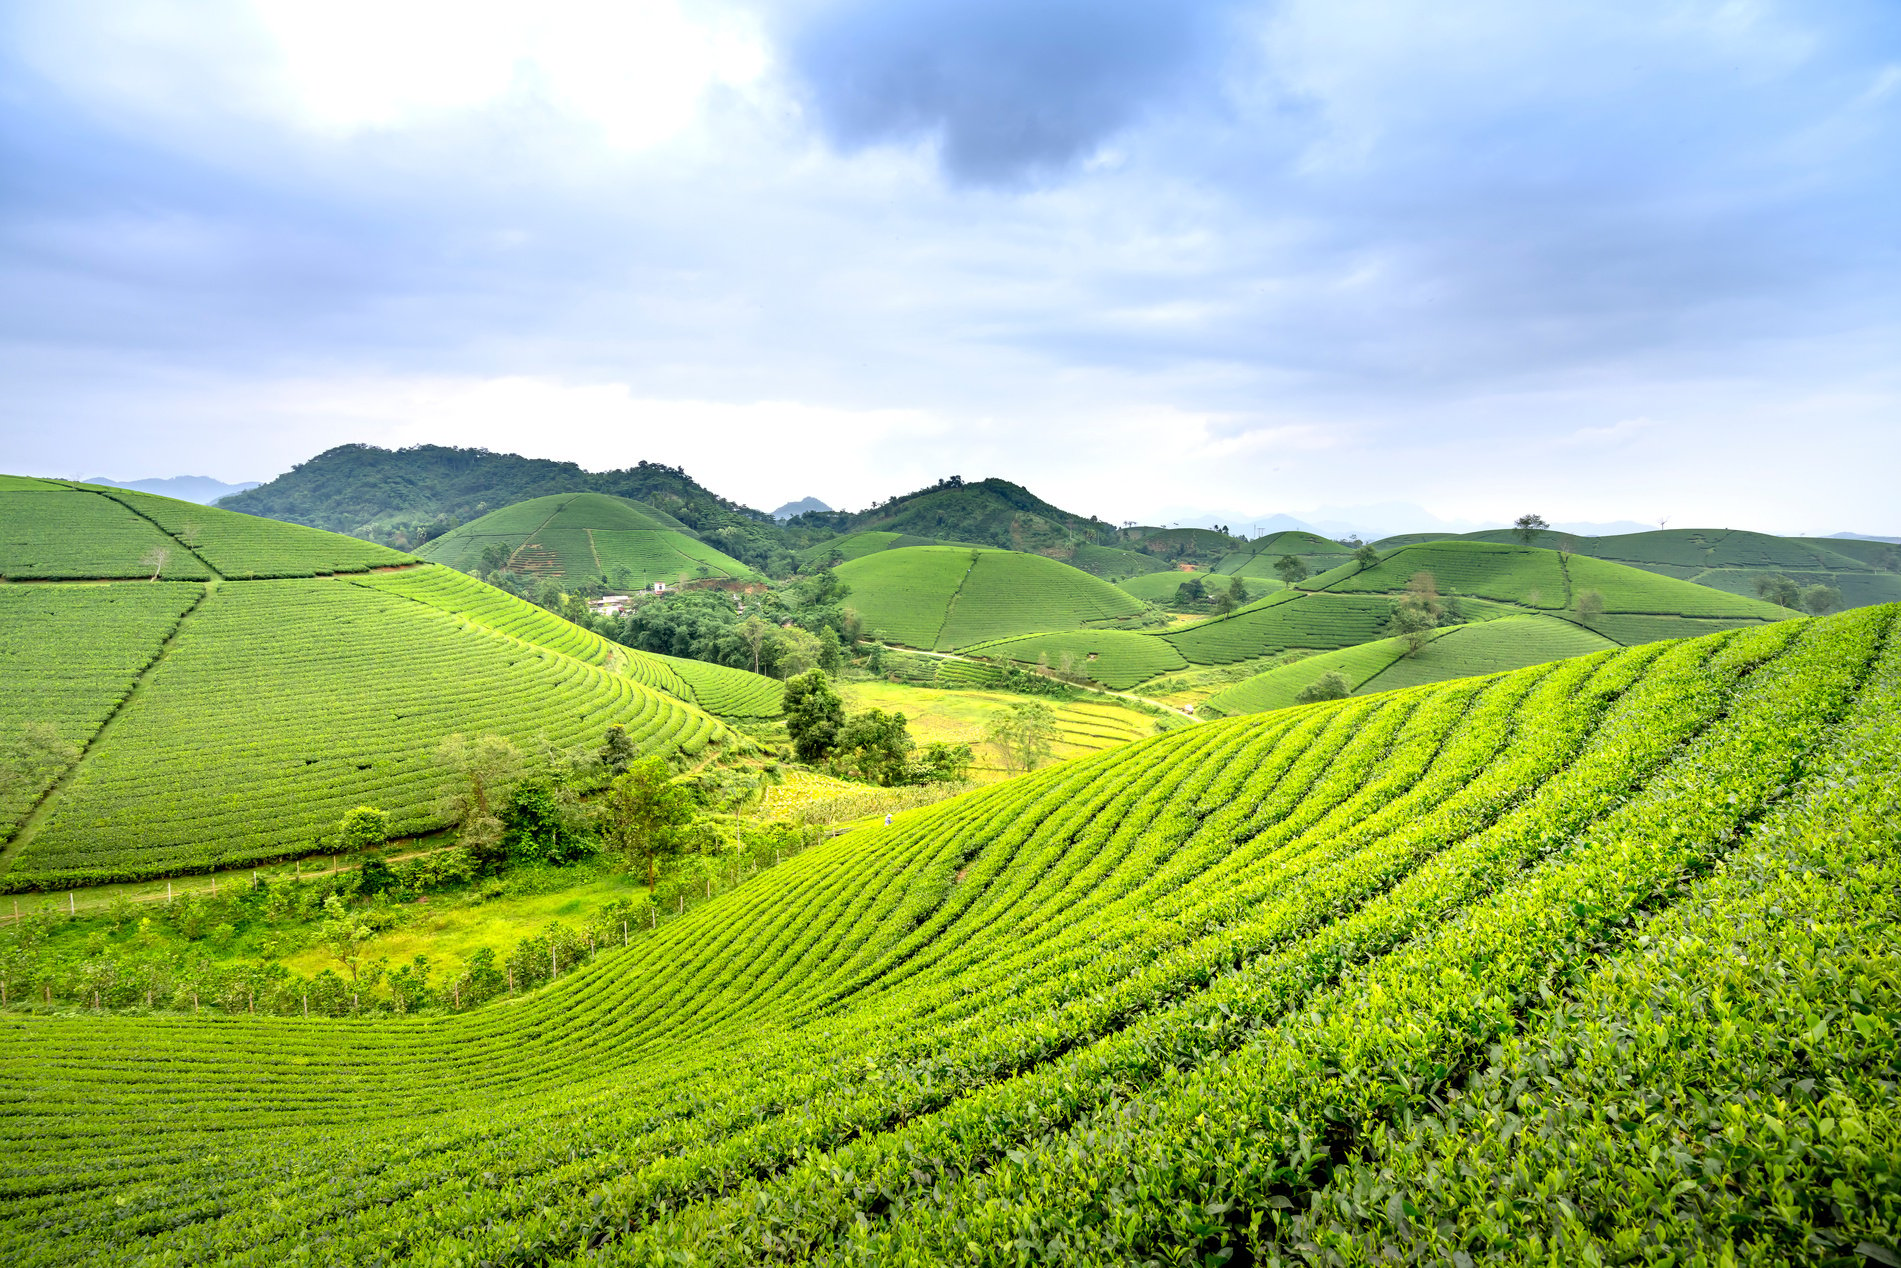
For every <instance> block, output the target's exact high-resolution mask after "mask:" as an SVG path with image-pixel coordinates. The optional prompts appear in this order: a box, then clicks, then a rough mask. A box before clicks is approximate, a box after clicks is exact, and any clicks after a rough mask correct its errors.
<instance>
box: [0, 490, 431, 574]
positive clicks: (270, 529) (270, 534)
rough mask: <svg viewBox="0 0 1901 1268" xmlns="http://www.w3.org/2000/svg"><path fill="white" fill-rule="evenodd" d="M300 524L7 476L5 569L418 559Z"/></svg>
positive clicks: (263, 570)
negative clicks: (283, 522)
mask: <svg viewBox="0 0 1901 1268" xmlns="http://www.w3.org/2000/svg"><path fill="white" fill-rule="evenodd" d="M413 562H414V560H413V559H412V557H411V556H408V555H405V554H402V553H400V552H398V551H394V550H390V549H389V548H388V547H385V546H377V545H375V544H373V543H370V542H363V541H358V540H356V539H355V538H353V537H340V536H338V535H337V534H335V533H326V532H323V531H321V530H319V529H314V528H304V527H303V526H301V525H298V524H282V523H279V522H278V521H276V520H267V519H259V518H258V517H257V516H255V515H242V514H239V513H238V512H236V511H225V510H220V509H218V508H217V507H212V506H199V505H198V504H197V503H195V502H179V501H175V500H174V499H172V498H164V497H158V496H157V495H155V494H151V493H139V492H136V491H134V490H132V489H120V488H114V487H109V486H106V485H91V484H78V483H74V482H72V481H53V480H31V479H26V478H24V477H20V476H8V477H6V478H5V483H0V579H4V580H10V581H26V580H33V581H67V580H79V579H91V578H104V579H113V578H118V579H131V578H135V577H136V578H152V577H159V578H163V579H166V580H177V581H203V580H207V579H210V578H213V577H230V578H233V579H238V580H252V579H256V578H264V577H313V576H322V575H328V574H332V573H342V572H366V571H368V570H369V569H371V568H383V567H393V566H397V565H400V564H406V563H413Z"/></svg>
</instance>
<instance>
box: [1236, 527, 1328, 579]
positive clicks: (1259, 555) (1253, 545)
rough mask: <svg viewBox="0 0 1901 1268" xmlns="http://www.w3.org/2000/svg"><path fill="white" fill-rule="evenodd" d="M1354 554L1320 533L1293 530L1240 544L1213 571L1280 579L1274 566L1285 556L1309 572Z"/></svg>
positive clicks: (1321, 569)
mask: <svg viewBox="0 0 1901 1268" xmlns="http://www.w3.org/2000/svg"><path fill="white" fill-rule="evenodd" d="M1352 553H1353V548H1352V547H1350V546H1342V545H1341V544H1340V543H1339V542H1336V541H1334V540H1332V539H1331V538H1327V537H1322V536H1320V535H1319V534H1318V533H1308V532H1302V531H1300V530H1298V529H1290V530H1288V531H1286V532H1280V533H1274V534H1271V535H1269V536H1267V537H1257V538H1255V539H1254V540H1253V541H1249V542H1243V543H1241V545H1240V546H1238V547H1236V548H1235V549H1234V550H1231V551H1229V552H1228V553H1227V554H1225V555H1223V556H1222V557H1221V560H1220V562H1219V563H1217V564H1216V565H1215V569H1214V570H1215V571H1216V572H1219V573H1225V574H1227V575H1229V576H1236V577H1248V578H1250V579H1252V578H1255V577H1259V578H1263V579H1265V578H1269V577H1273V578H1277V579H1278V577H1279V576H1280V574H1279V573H1277V572H1276V571H1275V570H1274V565H1275V564H1277V563H1279V562H1280V560H1281V557H1282V556H1284V555H1292V556H1293V557H1294V558H1296V559H1298V560H1300V561H1301V563H1303V564H1305V565H1306V567H1307V570H1308V571H1309V572H1324V571H1326V570H1327V569H1328V568H1331V567H1333V566H1334V565H1335V564H1338V563H1339V562H1340V561H1341V560H1343V559H1345V558H1346V557H1347V556H1348V555H1351V554H1352Z"/></svg>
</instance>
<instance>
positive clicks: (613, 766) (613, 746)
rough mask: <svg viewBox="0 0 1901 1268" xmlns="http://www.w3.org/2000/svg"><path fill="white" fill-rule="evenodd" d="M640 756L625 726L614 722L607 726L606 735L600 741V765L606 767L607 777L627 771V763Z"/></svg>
mask: <svg viewBox="0 0 1901 1268" xmlns="http://www.w3.org/2000/svg"><path fill="white" fill-rule="evenodd" d="M639 756H640V750H639V749H638V748H636V747H634V740H633V737H632V736H630V735H628V734H627V728H626V727H624V726H622V725H621V724H620V723H618V722H616V723H614V725H612V726H610V727H608V728H607V736H606V738H605V739H603V740H602V741H601V753H600V757H601V765H602V766H604V767H605V768H606V769H607V775H608V778H610V779H611V778H613V777H614V776H616V775H622V774H625V773H626V772H627V767H628V764H629V763H631V762H632V761H633V760H634V759H635V758H636V757H639Z"/></svg>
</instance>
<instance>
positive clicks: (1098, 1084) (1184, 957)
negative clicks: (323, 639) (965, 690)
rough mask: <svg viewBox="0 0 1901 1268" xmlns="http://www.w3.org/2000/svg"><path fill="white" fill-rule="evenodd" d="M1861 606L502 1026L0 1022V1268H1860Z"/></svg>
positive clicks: (1875, 1157)
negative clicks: (1750, 1266)
mask: <svg viewBox="0 0 1901 1268" xmlns="http://www.w3.org/2000/svg"><path fill="white" fill-rule="evenodd" d="M312 584H323V585H330V586H336V587H347V586H349V585H350V583H348V582H325V583H312ZM1896 615H1897V613H1896V610H1895V609H1893V608H1870V609H1864V610H1861V611H1857V612H1853V613H1849V614H1846V615H1844V616H1839V617H1833V618H1828V619H1826V620H1821V621H1790V622H1784V623H1778V624H1773V625H1767V626H1762V627H1759V628H1754V629H1747V630H1738V631H1734V632H1727V633H1722V634H1717V635H1714V636H1710V637H1706V638H1702V639H1698V640H1693V641H1687V642H1680V643H1672V644H1663V645H1652V646H1645V647H1640V648H1633V649H1623V650H1614V651H1608V652H1605V653H1602V654H1599V655H1596V656H1589V657H1584V658H1580V659H1573V660H1569V661H1562V662H1558V663H1556V664H1551V665H1541V666H1536V667H1533V668H1529V669H1525V670H1520V671H1517V672H1514V673H1510V674H1506V675H1503V676H1502V677H1497V678H1491V679H1483V680H1462V681H1457V682H1450V683H1443V684H1438V685H1433V686H1427V687H1422V688H1416V689H1413V690H1409V691H1403V692H1396V693H1390V694H1386V695H1380V696H1374V697H1369V698H1365V699H1355V700H1348V701H1342V702H1338V703H1336V704H1328V705H1320V706H1316V707H1314V708H1310V709H1301V710H1293V711H1284V712H1280V713H1275V714H1268V715H1264V716H1256V717H1247V718H1238V719H1233V720H1230V721H1226V722H1217V723H1212V724H1208V725H1203V726H1198V727H1192V728H1188V729H1186V730H1183V731H1178V732H1175V733H1173V734H1170V735H1166V736H1161V737H1157V738H1155V739H1152V740H1148V741H1145V742H1142V743H1137V744H1132V745H1124V746H1121V747H1118V748H1114V749H1110V750H1108V751H1106V752H1104V753H1101V754H1098V755H1095V756H1092V757H1087V758H1082V759H1079V760H1076V761H1072V762H1068V763H1064V764H1062V765H1059V766H1056V767H1054V768H1051V769H1049V770H1046V771H1043V772H1040V773H1038V774H1035V775H1032V776H1029V777H1027V778H1024V779H1019V780H1014V781H1011V782H1009V783H1005V784H1000V785H996V786H993V787H991V788H987V789H983V790H979V791H977V792H973V793H970V794H967V795H965V796H962V797H959V798H955V799H952V800H950V801H946V802H942V803H939V804H937V805H935V806H932V807H929V808H926V809H923V810H919V811H913V812H907V813H905V814H902V815H900V816H899V817H898V819H897V821H896V822H895V823H894V824H893V825H891V826H890V827H888V828H869V829H864V830H860V831H855V832H851V833H849V834H847V835H845V836H843V837H841V838H839V839H837V840H835V841H832V842H829V843H827V844H825V845H822V846H819V847H817V848H815V849H812V850H810V851H808V852H806V853H804V854H801V855H799V856H797V857H795V858H792V859H789V860H788V861H787V862H786V863H785V864H783V865H782V866H780V867H776V868H773V869H771V870H769V871H767V872H765V873H764V874H762V876H760V877H759V878H758V879H756V880H754V881H751V882H748V883H746V884H744V885H742V886H740V887H739V888H737V889H736V890H735V891H733V892H732V893H731V894H728V895H726V896H724V897H722V898H719V899H715V900H713V901H711V902H709V903H707V904H705V905H704V906H702V907H700V908H697V909H695V910H694V911H693V912H690V913H688V914H687V915H685V916H683V917H682V918H680V919H678V920H676V921H674V922H670V923H668V924H667V925H665V926H663V927H662V928H660V929H659V930H658V931H656V932H655V933H653V934H651V935H646V936H639V937H636V938H634V939H632V940H631V945H630V946H628V947H626V948H622V947H618V946H616V947H611V948H607V949H599V950H597V953H596V954H595V956H594V957H593V958H592V959H591V961H588V962H584V963H582V964H579V965H576V966H575V967H574V968H572V969H571V970H568V971H565V972H564V973H563V975H562V976H561V977H560V979H559V980H558V981H557V982H555V983H554V984H552V985H551V986H549V987H547V988H545V989H543V990H540V991H538V992H535V993H533V994H531V995H529V996H526V997H522V998H517V999H514V1000H511V1001H509V1003H508V1004H507V1005H505V1006H491V1007H486V1008H482V1009H479V1010H477V1011H474V1012H470V1013H455V1012H452V1011H449V1010H448V1007H447V1006H446V1005H445V1006H443V1011H441V1012H438V1013H437V1014H436V1015H430V1016H420V1017H407V1018H405V1017H377V1018H365V1019H334V1020H332V1019H323V1018H311V1019H308V1020H307V1019H304V1018H302V1017H298V1016H290V1017H282V1018H279V1017H263V1016H259V1017H251V1016H247V1015H246V1014H245V1013H244V1011H243V1009H244V1002H243V1001H242V1000H238V1001H236V1002H235V1003H234V1005H233V1007H234V1009H235V1012H234V1013H233V1014H232V1015H216V1014H212V1013H210V1010H207V1014H205V1015H199V1016H195V1017H194V1016H191V1015H184V1016H178V1017H169V1018H164V1019H156V1018H140V1017H128V1016H116V1015H105V1016H23V1015H20V1014H18V1013H10V1014H7V1015H5V1016H4V1018H3V1019H0V1078H3V1079H4V1086H5V1087H6V1089H7V1095H6V1096H5V1097H4V1098H0V1175H4V1176H5V1183H6V1187H7V1193H8V1200H7V1202H6V1203H5V1204H4V1206H0V1253H4V1254H5V1256H6V1258H7V1260H8V1262H10V1263H14V1264H19V1265H22V1266H23V1268H24V1266H28V1265H41V1264H49V1265H50V1264H55V1263H60V1264H64V1263H81V1262H83V1263H90V1264H119V1263H128V1264H129V1263H134V1262H140V1263H161V1262H162V1263H228V1264H234V1265H238V1264H257V1265H264V1264H277V1263H284V1262H292V1261H298V1260H300V1259H310V1260H313V1261H314V1260H321V1261H322V1262H325V1263H332V1264H356V1263H365V1264H368V1263H390V1262H395V1261H402V1260H407V1259H411V1258H415V1259H419V1260H427V1261H429V1262H436V1263H444V1264H447V1263H465V1264H475V1263H520V1264H527V1263H574V1264H579V1263H612V1264H658V1263H667V1262H674V1263H678V1262H689V1261H690V1262H695V1263H742V1262H758V1261H762V1260H773V1261H781V1260H782V1261H787V1262H811V1263H880V1264H883V1263H890V1264H941V1263H957V1264H998V1265H1002V1264H1021V1263H1025V1262H1061V1263H1064V1264H1077V1265H1098V1264H1100V1265H1108V1264H1124V1263H1131V1262H1134V1263H1148V1262H1154V1263H1163V1262H1170V1263H1185V1262H1195V1263H1270V1262H1281V1263H1293V1262H1303V1263H1310V1262H1314V1261H1315V1259H1316V1257H1317V1254H1318V1252H1317V1250H1316V1248H1322V1247H1324V1248H1332V1251H1337V1252H1338V1254H1339V1256H1340V1257H1341V1258H1342V1259H1348V1258H1350V1259H1351V1260H1352V1261H1353V1262H1366V1263H1383V1262H1445V1263H1458V1262H1463V1260H1464V1259H1466V1258H1471V1259H1473V1260H1474V1262H1477V1261H1478V1260H1480V1259H1481V1258H1483V1259H1488V1260H1489V1259H1492V1258H1499V1259H1507V1258H1509V1259H1511V1260H1512V1261H1514V1262H1518V1261H1530V1260H1534V1259H1535V1260H1536V1261H1538V1262H1605V1263H1609V1262H1655V1263H1664V1262H1680V1261H1682V1259H1683V1257H1684V1255H1685V1253H1686V1252H1694V1257H1695V1258H1696V1259H1697V1260H1698V1261H1699V1262H1711V1263H1719V1262H1725V1263H1726V1262H1737V1263H1758V1262H1759V1263H1790V1262H1817V1263H1823V1262H1828V1263H1832V1262H1843V1263H1852V1262H1855V1260H1856V1259H1857V1258H1860V1257H1862V1256H1863V1254H1864V1252H1862V1251H1858V1250H1857V1249H1856V1247H1858V1246H1864V1245H1866V1246H1873V1247H1874V1248H1876V1249H1877V1250H1879V1251H1881V1254H1880V1255H1879V1256H1874V1255H1869V1256H1867V1257H1869V1258H1875V1259H1883V1258H1886V1257H1888V1256H1889V1252H1888V1251H1887V1249H1886V1248H1888V1247H1893V1246H1895V1245H1896V1244H1897V1238H1898V1237H1901V1198H1898V1197H1897V1193H1896V1189H1895V1185H1894V1177H1893V1172H1892V1169H1891V1168H1890V1167H1889V1166H1888V1160H1889V1159H1892V1158H1894V1157H1895V1156H1897V1154H1901V1111H1898V1110H1897V1107H1896V1098H1895V1096H1894V1062H1895V1018H1896V1017H1897V1016H1901V972H1897V965H1901V919H1898V917H1901V850H1898V849H1897V842H1896V836H1895V833H1894V830H1893V824H1894V822H1895V819H1896V816H1897V814H1898V813H1901V800H1898V793H1897V787H1896V785H1895V783H1894V781H1891V780H1879V779H1868V778H1866V777H1865V774H1866V772H1867V771H1869V770H1892V769H1894V768H1896V766H1897V765H1901V642H1897V638H1896V630H1895V618H1896ZM102 989H103V990H109V991H112V992H114V998H115V999H117V998H118V996H119V995H121V994H127V993H128V991H129V990H136V983H131V984H124V983H113V984H110V985H107V986H105V987H102ZM1534 1247H1535V1248H1536V1249H1535V1250H1534V1249H1533V1248H1534ZM1329 1253H1331V1252H1329Z"/></svg>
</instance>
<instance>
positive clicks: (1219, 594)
mask: <svg viewBox="0 0 1901 1268" xmlns="http://www.w3.org/2000/svg"><path fill="white" fill-rule="evenodd" d="M1251 597H1252V596H1251V595H1250V594H1249V593H1248V584H1247V581H1246V580H1245V579H1244V578H1242V577H1239V576H1234V577H1229V578H1227V580H1226V584H1225V585H1223V584H1217V582H1216V581H1215V579H1213V578H1210V579H1209V580H1207V581H1203V580H1202V578H1201V577H1200V576H1199V575H1196V576H1191V577H1189V578H1188V579H1187V580H1186V581H1183V582H1182V583H1181V584H1180V585H1179V586H1177V587H1175V604H1174V606H1175V607H1177V608H1200V607H1212V608H1213V609H1214V612H1215V614H1216V615H1217V616H1226V615H1227V614H1228V613H1230V612H1232V611H1234V610H1235V609H1236V608H1238V607H1241V606H1243V605H1245V604H1246V603H1247V601H1248V600H1249V599H1250V598H1251Z"/></svg>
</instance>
